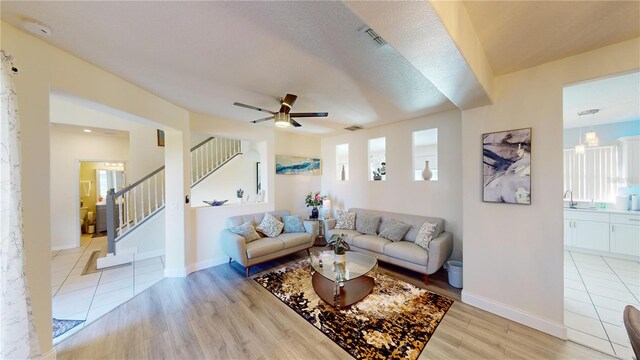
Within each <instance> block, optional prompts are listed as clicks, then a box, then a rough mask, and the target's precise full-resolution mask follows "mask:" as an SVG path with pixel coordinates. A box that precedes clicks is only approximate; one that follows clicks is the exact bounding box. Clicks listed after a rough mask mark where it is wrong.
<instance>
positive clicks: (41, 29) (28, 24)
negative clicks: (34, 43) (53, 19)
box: [22, 19, 51, 36]
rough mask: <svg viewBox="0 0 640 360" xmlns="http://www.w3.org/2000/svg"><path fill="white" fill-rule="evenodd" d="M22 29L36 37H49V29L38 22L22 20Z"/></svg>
mask: <svg viewBox="0 0 640 360" xmlns="http://www.w3.org/2000/svg"><path fill="white" fill-rule="evenodd" d="M22 28H23V29H25V30H27V31H28V32H30V33H32V34H35V35H38V36H50V35H51V28H49V27H48V26H47V25H45V24H43V23H41V22H40V21H38V20H33V19H24V20H22Z"/></svg>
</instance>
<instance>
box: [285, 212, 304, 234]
mask: <svg viewBox="0 0 640 360" xmlns="http://www.w3.org/2000/svg"><path fill="white" fill-rule="evenodd" d="M282 222H283V223H284V232H286V233H301V232H306V230H305V229H304V224H303V223H302V218H301V217H300V216H297V215H292V216H283V217H282Z"/></svg>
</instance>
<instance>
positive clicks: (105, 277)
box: [51, 235, 164, 344]
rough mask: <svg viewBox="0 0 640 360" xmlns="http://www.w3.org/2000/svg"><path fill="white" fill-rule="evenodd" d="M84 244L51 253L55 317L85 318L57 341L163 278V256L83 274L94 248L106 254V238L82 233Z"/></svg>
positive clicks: (56, 340) (55, 342) (54, 341)
mask: <svg viewBox="0 0 640 360" xmlns="http://www.w3.org/2000/svg"><path fill="white" fill-rule="evenodd" d="M81 244H82V246H80V247H79V248H75V249H67V250H60V251H53V252H52V253H51V296H52V297H53V300H52V311H53V317H54V318H56V319H67V320H85V322H84V323H82V324H81V325H79V326H77V327H75V328H74V329H72V330H70V331H68V332H67V333H65V334H64V335H61V336H59V337H57V338H55V339H53V343H54V344H57V343H59V342H60V341H62V340H64V339H66V338H68V337H69V336H70V335H72V334H74V333H75V332H77V331H78V330H80V329H82V328H83V327H84V326H85V325H87V324H89V323H91V322H93V321H94V320H96V319H98V318H99V317H101V316H102V315H104V314H106V313H107V312H109V311H111V310H113V309H114V308H116V307H117V306H119V305H120V304H123V303H124V302H126V301H127V300H129V299H131V298H132V297H133V296H135V295H137V294H139V293H140V292H142V291H144V290H145V289H147V288H148V287H150V286H151V285H153V284H155V283H157V282H158V281H160V280H162V278H164V257H155V258H150V259H145V260H139V261H134V262H133V264H130V265H127V266H122V267H117V268H114V269H109V270H103V271H97V272H96V273H94V274H87V275H81V274H82V271H83V270H84V268H85V265H86V264H87V262H88V261H89V257H90V256H91V253H92V252H93V251H96V250H100V251H102V254H104V253H106V249H107V238H106V237H99V238H91V236H90V235H83V236H82V240H81ZM100 256H104V255H100Z"/></svg>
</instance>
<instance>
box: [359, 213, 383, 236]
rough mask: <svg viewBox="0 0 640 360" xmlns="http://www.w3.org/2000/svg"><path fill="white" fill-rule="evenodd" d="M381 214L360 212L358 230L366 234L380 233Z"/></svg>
mask: <svg viewBox="0 0 640 360" xmlns="http://www.w3.org/2000/svg"><path fill="white" fill-rule="evenodd" d="M378 225H380V216H373V215H369V214H360V215H358V216H357V217H356V231H357V232H359V233H363V234H366V235H378Z"/></svg>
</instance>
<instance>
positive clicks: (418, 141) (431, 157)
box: [413, 129, 438, 181]
mask: <svg viewBox="0 0 640 360" xmlns="http://www.w3.org/2000/svg"><path fill="white" fill-rule="evenodd" d="M427 162H428V164H429V169H430V170H431V173H432V176H431V179H430V181H435V180H438V129H427V130H420V131H414V132H413V180H416V181H423V180H424V178H423V176H422V172H423V170H424V169H425V166H426V165H427Z"/></svg>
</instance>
